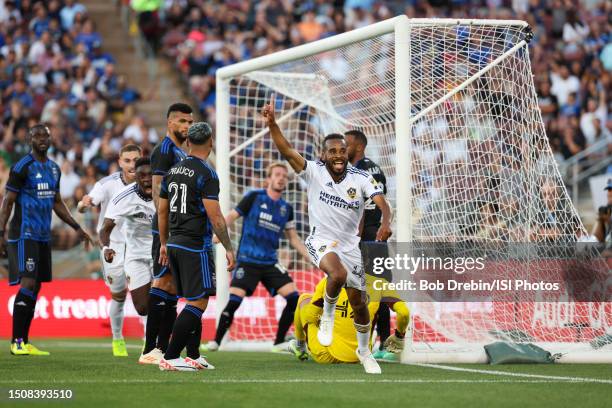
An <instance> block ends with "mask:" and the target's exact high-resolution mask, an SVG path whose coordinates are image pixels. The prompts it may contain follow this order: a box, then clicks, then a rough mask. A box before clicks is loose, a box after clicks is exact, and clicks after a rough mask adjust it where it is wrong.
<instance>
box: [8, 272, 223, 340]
mask: <svg viewBox="0 0 612 408" xmlns="http://www.w3.org/2000/svg"><path fill="white" fill-rule="evenodd" d="M18 290H19V286H9V285H8V283H7V281H6V280H0V322H2V324H0V337H4V338H9V337H10V336H11V330H12V312H13V300H14V297H15V295H16V294H17V291H18ZM110 301H111V297H110V292H109V290H108V288H107V287H106V285H105V284H104V281H102V280H87V279H65V280H56V281H53V282H49V283H44V284H43V286H42V289H41V291H40V294H39V295H38V301H37V303H36V312H35V315H34V321H33V322H32V327H31V329H30V336H32V337H37V336H38V337H110V336H111V329H110V323H109V320H108V310H109V307H110ZM210 303H211V306H212V307H209V308H208V310H207V311H206V313H205V314H204V316H203V319H204V321H203V328H202V329H203V330H202V331H203V337H204V338H213V337H214V330H215V314H214V309H215V308H214V299H211V302H210ZM182 307H183V304H182V303H179V306H178V309H179V310H181V309H182ZM124 310H125V314H126V318H125V322H124V326H123V334H124V336H126V337H143V333H144V330H143V327H142V324H141V321H140V318H139V316H138V314H137V313H136V310H135V309H134V306H133V305H132V301H131V299H130V297H129V295H128V298H127V299H126V303H125V309H124Z"/></svg>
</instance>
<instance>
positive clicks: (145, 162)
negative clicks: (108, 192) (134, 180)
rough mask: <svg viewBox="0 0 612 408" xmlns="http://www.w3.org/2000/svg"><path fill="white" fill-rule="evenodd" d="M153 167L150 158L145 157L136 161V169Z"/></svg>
mask: <svg viewBox="0 0 612 408" xmlns="http://www.w3.org/2000/svg"><path fill="white" fill-rule="evenodd" d="M150 165H151V159H149V158H148V157H146V156H144V157H140V158H139V159H138V160H136V164H135V165H134V168H135V169H137V168H139V167H140V166H150Z"/></svg>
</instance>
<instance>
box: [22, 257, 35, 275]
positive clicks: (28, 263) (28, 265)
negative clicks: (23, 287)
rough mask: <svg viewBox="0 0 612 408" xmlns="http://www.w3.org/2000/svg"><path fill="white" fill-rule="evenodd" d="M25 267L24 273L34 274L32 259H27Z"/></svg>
mask: <svg viewBox="0 0 612 408" xmlns="http://www.w3.org/2000/svg"><path fill="white" fill-rule="evenodd" d="M25 267H26V271H28V272H34V269H35V268H36V263H35V262H34V259H32V258H28V260H27V261H26V264H25Z"/></svg>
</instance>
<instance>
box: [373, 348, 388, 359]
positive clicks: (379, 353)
mask: <svg viewBox="0 0 612 408" xmlns="http://www.w3.org/2000/svg"><path fill="white" fill-rule="evenodd" d="M385 354H387V352H386V351H385V350H377V351H376V353H374V354H373V356H374V359H375V360H382V359H384V358H385Z"/></svg>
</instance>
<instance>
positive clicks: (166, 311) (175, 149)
mask: <svg viewBox="0 0 612 408" xmlns="http://www.w3.org/2000/svg"><path fill="white" fill-rule="evenodd" d="M192 113H193V111H192V109H191V107H190V106H189V105H187V104H184V103H175V104H172V105H170V107H169V108H168V113H167V114H166V118H167V130H168V132H167V134H166V137H165V138H164V139H163V140H162V141H161V142H160V143H159V144H158V145H157V146H155V148H154V149H153V152H152V153H151V170H152V171H153V203H154V204H155V208H156V209H157V211H158V212H159V191H160V188H161V182H162V179H163V177H164V176H165V175H166V174H167V173H168V170H170V168H171V167H172V166H174V165H175V164H177V163H178V162H180V161H181V160H183V159H184V158H185V157H186V154H185V152H184V151H183V150H181V146H182V145H183V143H184V142H185V140H186V139H187V129H189V126H191V124H192V123H193V115H192ZM157 222H158V217H157V215H155V217H153V228H152V231H153V245H152V248H151V251H152V256H153V277H154V280H153V284H152V285H151V286H152V287H151V291H150V292H149V307H148V316H147V329H146V335H145V346H144V349H143V351H142V356H141V357H140V360H139V363H141V364H155V365H158V364H159V361H160V360H161V358H162V356H163V354H164V352H165V351H166V349H167V347H168V342H169V340H170V334H171V333H172V326H173V325H174V321H175V320H176V288H175V287H174V282H173V280H172V275H171V273H170V271H169V269H168V267H167V266H164V265H162V264H160V263H159V248H160V243H159V231H158V226H157Z"/></svg>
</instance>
